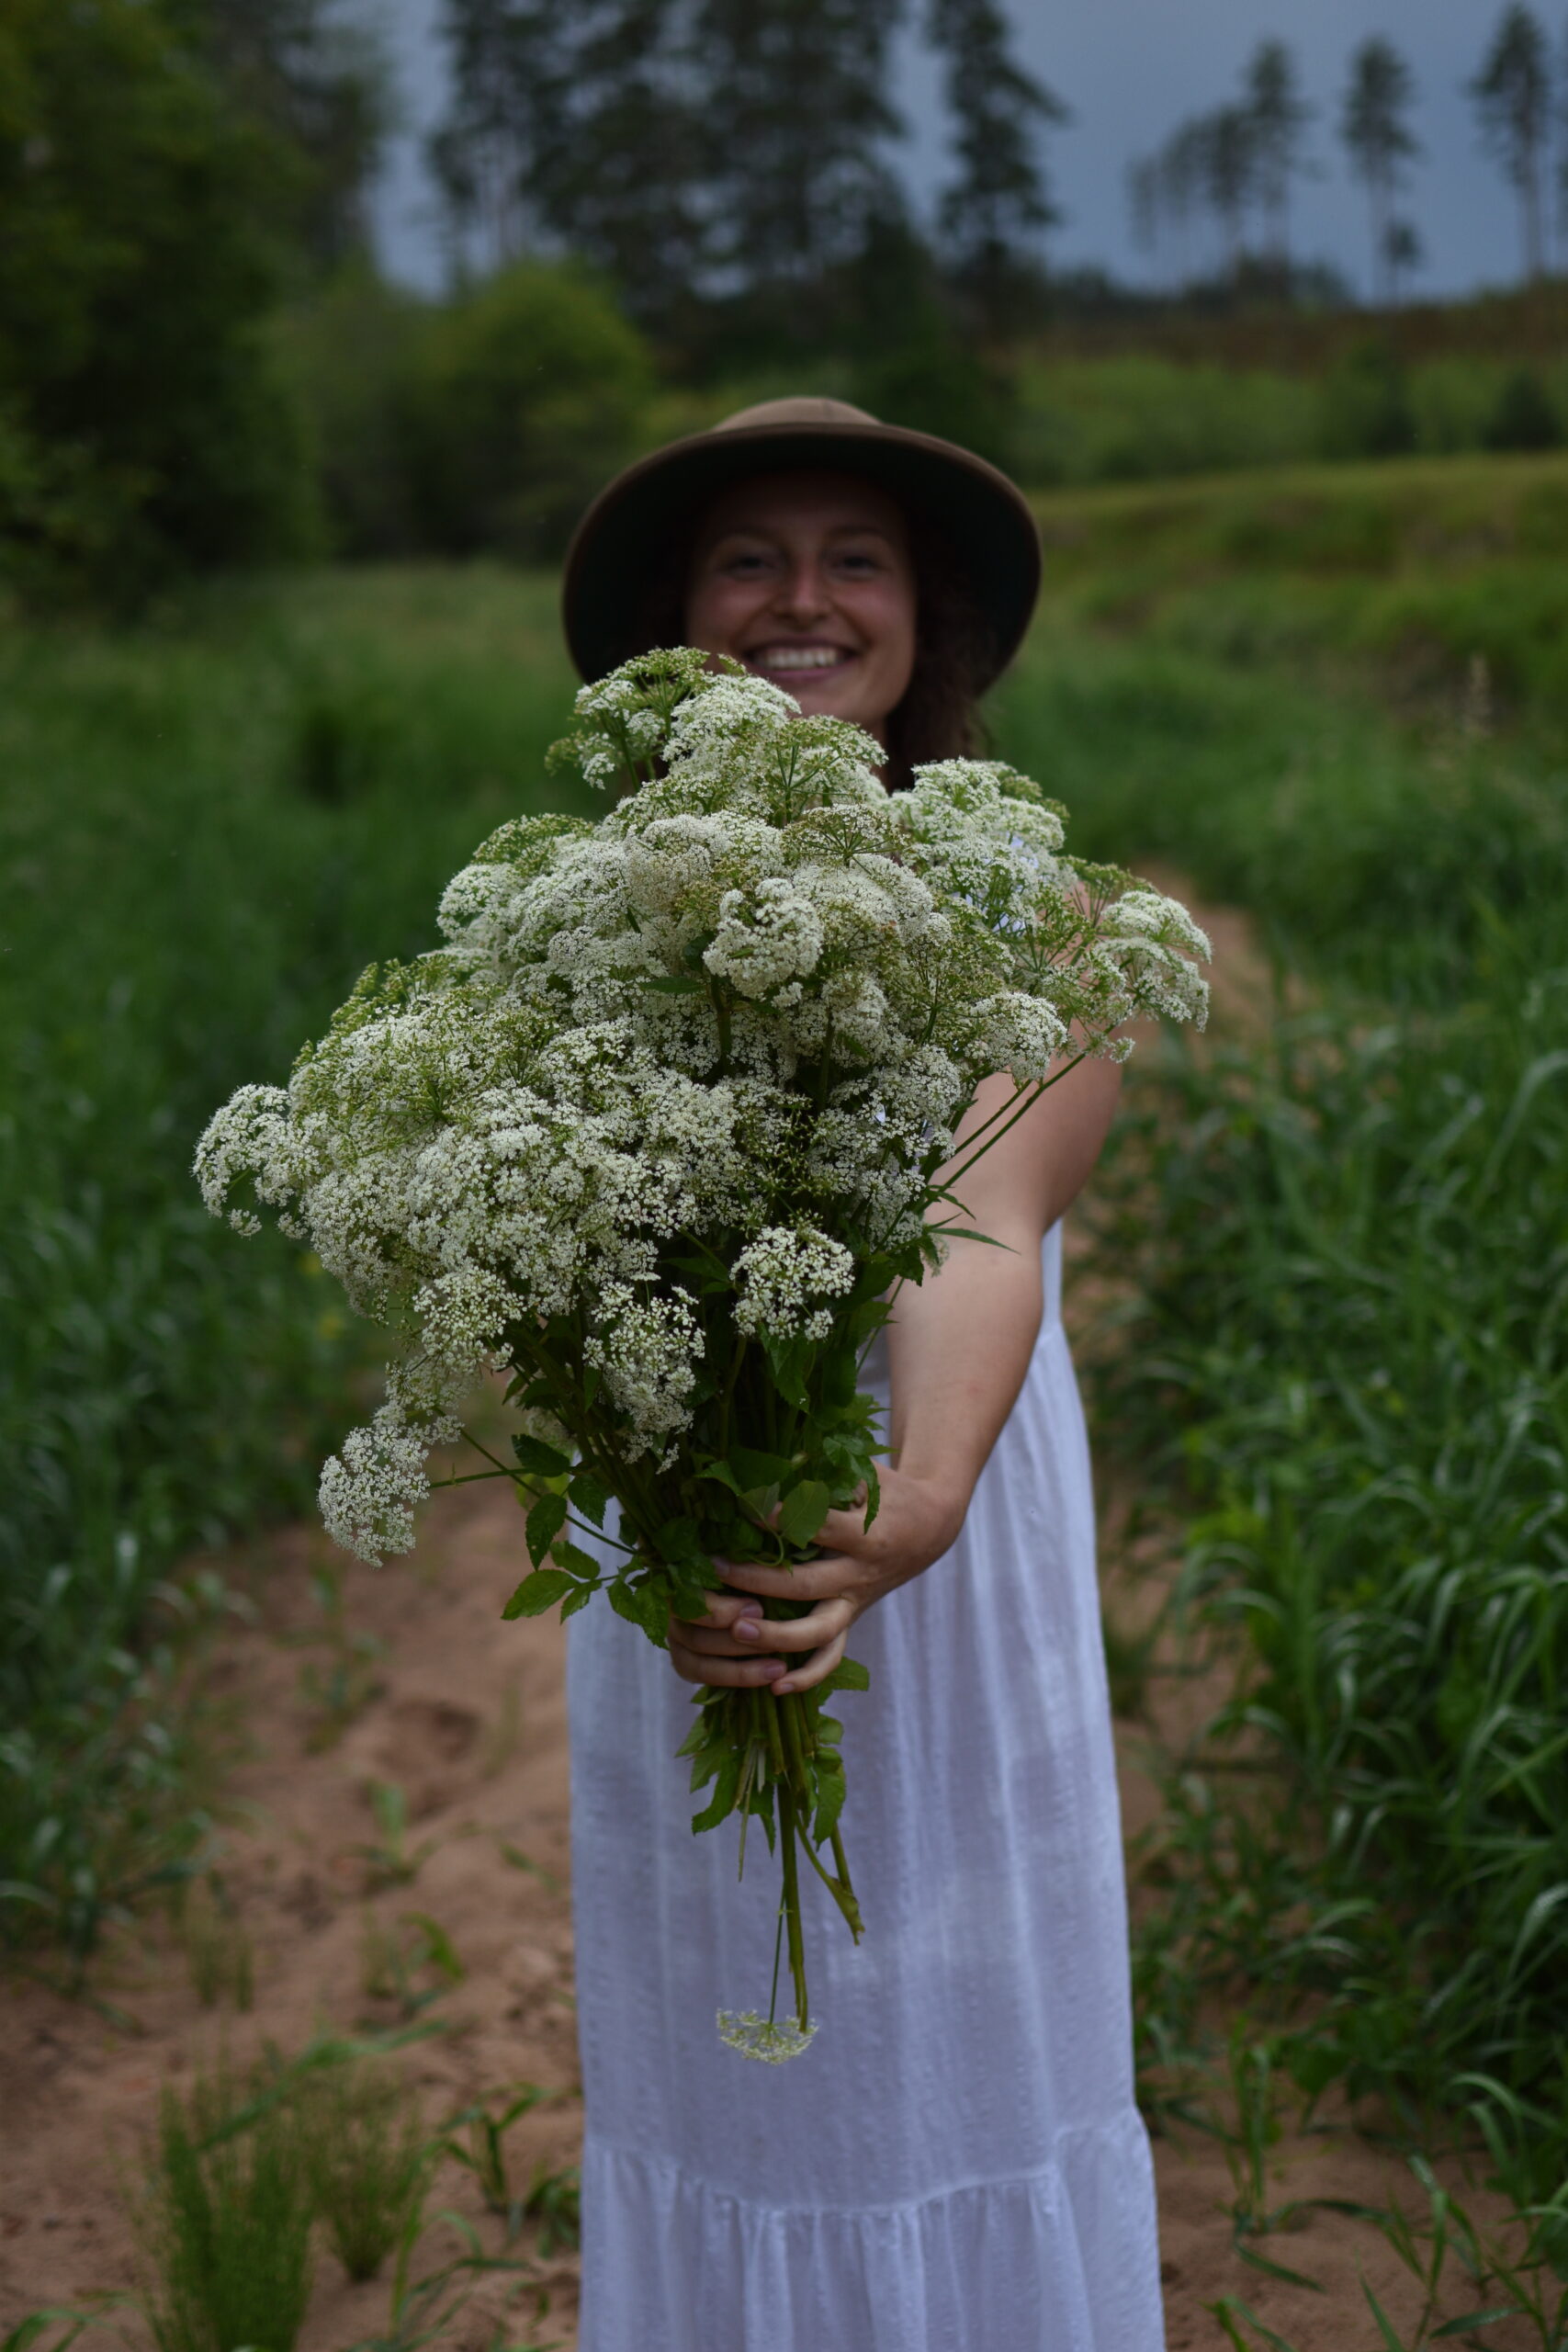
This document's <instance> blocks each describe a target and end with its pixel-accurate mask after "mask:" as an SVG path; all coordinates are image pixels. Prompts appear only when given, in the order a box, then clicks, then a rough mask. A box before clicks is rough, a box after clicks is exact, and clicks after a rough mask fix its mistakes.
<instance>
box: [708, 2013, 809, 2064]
mask: <svg viewBox="0 0 1568 2352" xmlns="http://www.w3.org/2000/svg"><path fill="white" fill-rule="evenodd" d="M816 2031H817V2028H816V2027H815V2026H814V2025H808V2026H801V2025H797V2024H796V2023H795V2019H794V2018H784V2019H783V2020H782V2021H781V2022H779V2023H778V2024H775V2023H774V2022H773V2018H765V2017H763V2016H762V2015H761V2013H760V2011H758V2010H756V2009H720V2011H719V2013H718V2038H719V2040H720V2041H722V2042H724V2043H725V2044H726V2045H727V2046H728V2048H729V2049H731V2050H738V2051H739V2053H740V2055H741V2057H742V2058H755V2059H756V2060H757V2061H758V2062H759V2064H761V2065H764V2066H782V2065H784V2064H785V2062H786V2061H787V2060H789V2059H791V2058H798V2057H799V2056H800V2053H801V2052H802V2051H803V2050H808V2049H809V2048H810V2046H811V2042H812V2040H813V2038H814V2036H815V2035H816Z"/></svg>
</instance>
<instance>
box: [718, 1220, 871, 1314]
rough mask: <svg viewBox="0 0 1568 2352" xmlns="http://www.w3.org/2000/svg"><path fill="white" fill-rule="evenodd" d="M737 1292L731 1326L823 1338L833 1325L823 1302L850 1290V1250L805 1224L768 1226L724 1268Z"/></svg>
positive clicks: (851, 1261)
mask: <svg viewBox="0 0 1568 2352" xmlns="http://www.w3.org/2000/svg"><path fill="white" fill-rule="evenodd" d="M730 1274H731V1278H732V1279H733V1281H734V1283H735V1288H736V1292H737V1304H736V1308H735V1328H736V1329H737V1330H738V1331H744V1332H746V1333H747V1335H748V1336H749V1337H750V1336H752V1335H754V1334H755V1333H757V1332H759V1331H771V1332H773V1335H774V1337H775V1338H778V1339H793V1338H795V1337H797V1336H798V1337H801V1338H805V1339H807V1340H825V1339H826V1338H827V1337H828V1334H829V1331H830V1330H831V1329H832V1328H833V1317H832V1313H831V1310H830V1309H829V1307H828V1306H827V1305H826V1304H825V1302H826V1301H827V1300H828V1299H830V1298H842V1297H843V1295H844V1294H845V1293H846V1292H847V1291H850V1290H852V1289H853V1287H854V1279H855V1261H854V1252H853V1251H852V1250H846V1249H845V1247H844V1245H843V1243H842V1242H841V1241H835V1240H833V1239H832V1238H830V1236H829V1235H828V1234H826V1233H817V1232H814V1231H813V1230H812V1229H811V1227H809V1226H807V1227H801V1228H799V1229H797V1230H795V1231H793V1232H792V1231H791V1229H790V1228H789V1227H787V1226H782V1225H780V1226H771V1227H769V1228H768V1230H767V1232H766V1233H760V1234H759V1235H758V1236H757V1238H756V1239H755V1241H753V1242H750V1243H749V1244H748V1246H747V1247H746V1248H745V1249H744V1250H742V1251H741V1252H740V1255H739V1258H737V1260H736V1261H735V1263H734V1265H733V1266H732V1267H731V1268H730Z"/></svg>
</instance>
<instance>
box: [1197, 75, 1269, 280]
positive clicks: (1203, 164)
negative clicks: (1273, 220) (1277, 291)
mask: <svg viewBox="0 0 1568 2352" xmlns="http://www.w3.org/2000/svg"><path fill="white" fill-rule="evenodd" d="M1198 153H1199V158H1200V163H1199V169H1200V173H1201V187H1202V191H1203V195H1204V197H1205V198H1206V199H1207V201H1208V203H1209V205H1210V207H1211V209H1213V213H1214V217H1215V219H1216V220H1218V221H1219V223H1220V229H1221V233H1222V234H1223V236H1224V247H1225V260H1226V263H1227V265H1228V266H1229V268H1230V271H1231V275H1232V276H1233V277H1236V276H1239V274H1240V270H1241V259H1242V249H1243V245H1244V242H1245V238H1246V229H1247V207H1248V205H1249V204H1250V203H1251V201H1252V199H1253V198H1254V197H1255V195H1256V194H1257V192H1258V145H1257V141H1256V140H1255V139H1254V137H1253V127H1252V118H1251V116H1250V115H1249V114H1248V112H1247V108H1246V107H1216V108H1215V109H1214V111H1213V114H1210V115H1205V116H1203V117H1202V119H1201V141H1200V145H1199V150H1198Z"/></svg>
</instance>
